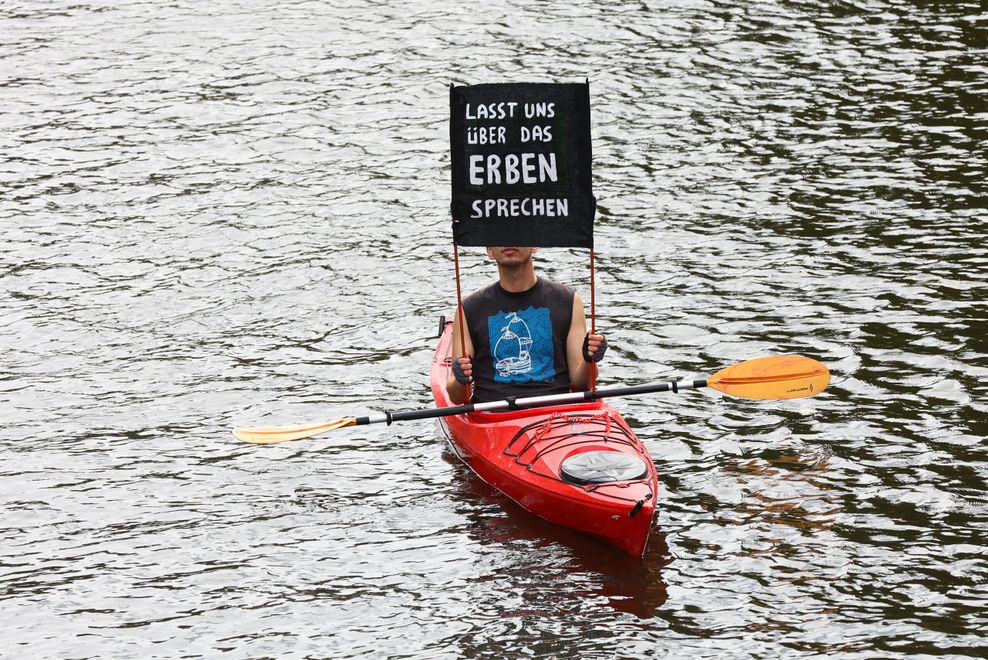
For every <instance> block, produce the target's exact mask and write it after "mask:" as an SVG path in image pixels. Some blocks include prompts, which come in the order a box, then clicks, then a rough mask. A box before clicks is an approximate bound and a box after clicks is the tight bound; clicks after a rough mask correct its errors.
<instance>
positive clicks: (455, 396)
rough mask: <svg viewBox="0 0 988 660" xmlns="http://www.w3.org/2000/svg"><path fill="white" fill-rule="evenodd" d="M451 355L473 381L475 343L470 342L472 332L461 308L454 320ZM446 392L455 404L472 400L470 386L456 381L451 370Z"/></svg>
mask: <svg viewBox="0 0 988 660" xmlns="http://www.w3.org/2000/svg"><path fill="white" fill-rule="evenodd" d="M461 316H462V318H463V323H462V326H463V330H464V333H463V335H462V337H463V340H462V341H461V340H460V336H461V334H460V326H461V323H460V317H461ZM463 349H466V351H465V352H466V355H464V350H463ZM451 355H452V357H453V359H454V360H458V361H459V364H460V367H461V369H462V370H463V373H464V375H466V376H467V377H468V378H470V381H471V382H472V381H473V378H472V376H473V363H472V362H471V360H470V357H469V356H471V355H473V342H472V341H470V331H469V330H467V328H466V315H464V314H463V309H462V308H460V311H459V313H458V314H457V316H455V317H454V318H453V346H452V349H451ZM446 392H447V394H449V398H450V400H451V401H452V402H453V403H457V404H459V403H466V402H467V400H468V399H469V398H470V385H466V384H464V383H461V382H460V381H458V380H457V379H456V376H455V375H454V374H453V370H452V369H451V370H450V372H449V377H447V378H446Z"/></svg>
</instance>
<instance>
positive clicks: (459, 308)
mask: <svg viewBox="0 0 988 660" xmlns="http://www.w3.org/2000/svg"><path fill="white" fill-rule="evenodd" d="M453 264H454V267H455V269H456V321H457V324H458V325H459V326H460V355H462V356H464V357H466V356H467V340H466V327H465V326H464V324H463V300H462V295H461V293H460V246H458V245H457V244H456V241H453ZM453 359H456V358H453ZM472 398H473V388H472V387H470V386H469V385H467V401H466V402H467V403H470V399H472Z"/></svg>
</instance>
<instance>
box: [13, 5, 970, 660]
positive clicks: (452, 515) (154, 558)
mask: <svg viewBox="0 0 988 660" xmlns="http://www.w3.org/2000/svg"><path fill="white" fill-rule="evenodd" d="M0 33H2V34H3V35H4V38H3V39H2V40H0V153H2V154H3V159H2V161H0V229H2V239H3V240H2V242H0V348H2V351H0V365H2V370H0V422H2V423H0V503H2V505H3V516H2V522H0V631H2V634H0V656H7V655H9V656H11V657H21V656H25V655H28V654H34V655H36V656H38V657H72V658H82V657H142V658H143V657H149V656H153V657H177V656H208V657H214V656H218V655H221V654H223V655H225V656H226V657H266V656H270V657H352V656H372V657H395V658H397V657H421V658H437V657H499V658H500V657H560V656H573V657H577V656H579V657H649V656H654V657H675V658H678V657H684V658H719V657H723V658H736V657H756V658H768V657H785V658H790V657H807V658H808V657H821V656H833V657H840V658H878V657H880V658H903V657H916V656H919V657H923V656H937V657H957V658H962V657H983V655H984V649H985V647H986V645H988V640H986V638H988V617H986V615H985V613H984V612H985V609H986V606H988V596H986V593H988V592H986V588H985V584H986V580H988V561H986V553H988V539H986V533H988V506H986V504H985V495H986V480H988V466H986V461H985V436H986V432H988V405H986V403H985V401H986V396H985V391H986V388H985V386H984V382H985V379H986V377H988V346H986V340H985V335H986V330H988V308H986V305H985V302H984V300H985V293H986V288H988V257H986V253H985V249H984V247H983V244H984V238H983V237H984V235H985V233H986V230H988V209H986V203H985V199H986V190H985V188H986V186H985V181H986V178H988V152H986V150H985V144H986V140H988V128H986V126H988V124H986V119H988V114H986V112H985V109H984V99H985V98H986V97H988V77H986V73H988V64H986V63H988V36H986V35H988V9H986V8H985V6H984V3H981V2H973V1H968V2H963V1H961V2H951V3H936V2H933V3H927V2H923V3H920V2H905V1H902V0H873V1H860V2H779V1H776V2H767V1H766V2H750V3H725V2H703V1H700V2H687V1H685V0H670V1H667V2H654V3H625V4H621V3H590V4H579V3H577V4H573V3H557V2H546V3H524V2H493V3H484V4H482V5H477V4H475V3H471V4H466V3H454V2H449V3H444V4H430V3H424V2H422V3H419V2H408V3H401V4H394V5H388V4H386V3H376V2H347V3H323V2H288V3H282V4H276V5H271V4H262V3H256V2H252V1H246V2H240V3H233V2H216V3H205V4H204V3H194V2H171V3H151V2H144V3H136V2H122V3H111V4H104V3H75V4H68V3H51V2H24V1H22V0H14V2H7V3H4V4H2V5H0ZM584 77H588V78H589V79H590V83H591V100H592V105H593V139H594V172H595V181H594V186H595V192H596V195H597V197H598V198H599V203H600V208H599V214H598V219H597V225H596V242H597V272H598V277H597V307H598V309H597V311H598V326H599V327H601V328H602V329H603V330H604V331H605V332H606V333H607V335H608V337H609V341H610V343H611V346H612V350H611V351H609V353H608V359H607V361H606V363H605V365H604V366H605V370H604V373H603V380H604V382H606V383H608V384H619V383H622V384H623V383H627V384H632V383H642V382H652V381H657V380H668V379H669V378H671V377H676V376H682V377H702V376H704V375H709V374H710V373H713V372H714V371H716V370H718V369H719V368H721V367H722V366H726V365H728V364H731V363H734V362H738V361H740V360H744V359H748V358H753V357H757V356H760V355H766V354H781V353H801V354H805V355H809V356H812V357H815V358H817V359H819V360H822V361H823V362H825V363H826V364H827V365H828V366H829V367H830V369H831V371H832V374H833V382H832V385H831V387H830V389H829V390H828V391H827V392H826V393H824V394H822V395H820V396H818V397H815V398H812V399H804V400H799V401H790V402H756V401H745V400H739V399H728V398H725V397H723V396H721V395H719V394H716V393H712V392H705V391H704V392H690V393H684V394H681V395H678V396H672V395H655V396H652V397H642V398H638V399H625V400H621V401H619V402H618V403H617V406H618V407H619V408H620V410H621V411H622V412H623V413H624V414H625V416H626V417H627V418H628V420H629V421H630V422H631V423H632V424H633V425H634V426H635V428H636V430H637V432H638V433H639V435H640V436H641V437H642V439H643V440H644V441H645V442H646V444H647V445H648V447H649V449H650V451H651V452H652V454H653V456H654V458H655V462H656V466H657V467H658V469H659V471H660V474H661V477H660V481H661V484H660V485H661V493H660V502H659V511H660V513H659V515H658V516H657V518H656V521H655V529H654V531H653V534H652V542H651V544H650V546H649V549H648V551H647V553H646V556H645V559H644V560H643V561H642V562H638V561H637V560H631V559H628V558H624V557H622V556H620V555H618V554H616V553H614V552H612V551H610V550H608V549H607V548H604V547H602V546H600V545H598V544H596V543H595V542H592V541H589V540H587V539H583V538H581V537H579V536H577V535H574V534H571V533H569V532H566V531H563V530H558V529H553V528H549V527H548V526H546V525H545V524H544V523H541V522H540V521H538V520H537V519H533V518H531V517H529V516H528V515H527V514H525V513H524V512H522V511H520V510H518V509H517V508H516V507H515V506H514V505H513V504H511V503H510V502H507V501H505V500H504V499H503V498H501V497H500V496H498V495H497V494H496V493H494V492H492V491H491V490H490V489H489V488H488V487H487V486H486V485H484V484H483V483H482V482H479V481H478V480H477V479H476V478H475V477H472V476H471V474H470V473H469V472H468V471H467V470H466V469H465V468H463V467H462V466H461V465H459V464H458V463H457V462H456V461H455V459H453V458H452V457H451V455H450V454H449V452H448V450H446V448H445V447H444V445H443V443H442V441H441V439H440V438H439V436H438V435H437V433H436V431H435V429H434V428H433V427H432V426H431V425H428V424H426V423H411V424H405V425H395V426H391V427H366V428H361V429H347V430H341V431H334V432H333V433H332V434H329V435H326V436H324V437H322V438H318V439H313V440H307V441H301V442H298V443H289V444H286V445H278V446H272V447H255V446H247V445H243V444H239V443H237V442H236V441H235V440H233V439H232V438H231V437H230V436H229V429H230V428H231V427H232V426H235V425H241V424H253V423H259V422H271V423H279V422H291V421H296V420H309V419H311V420H318V419H330V418H333V417H336V416H340V415H349V414H366V413H367V412H370V411H380V410H384V409H407V408H417V407H423V406H427V405H429V404H430V402H431V401H430V396H429V392H428V369H429V366H430V360H431V354H432V348H433V341H434V340H433V335H434V332H435V327H436V318H437V317H438V315H439V314H441V313H447V312H448V311H449V310H450V309H451V308H452V306H453V300H454V298H455V286H454V281H453V265H452V249H451V236H450V231H449V223H448V218H447V217H446V210H447V209H448V205H449V189H448V186H449V171H448V155H447V153H448V151H447V150H448V142H447V140H448V131H447V124H446V122H447V120H448V115H447V112H448V110H447V105H446V104H447V102H448V91H447V87H448V85H449V83H450V82H454V83H461V84H465V83H476V82H492V81H501V80H504V81H522V80H550V79H551V80H559V81H579V80H583V79H584ZM540 254H541V255H542V258H541V261H540V263H539V268H540V271H541V272H542V273H544V274H547V275H549V276H551V277H553V278H556V279H559V280H562V281H567V282H570V283H573V284H575V285H576V286H577V287H578V288H579V289H580V290H581V292H582V293H583V296H584V298H588V297H589V296H588V295H587V294H588V289H589V285H588V273H587V255H586V253H585V252H580V251H577V250H572V251H570V250H544V251H542V252H541V253H540ZM461 257H462V262H463V263H462V270H463V280H464V287H465V288H467V289H472V288H475V287H479V286H481V285H482V284H485V283H486V282H487V281H489V279H490V278H491V277H493V272H494V271H493V269H492V267H491V266H490V264H489V263H487V262H485V260H484V259H483V256H482V254H481V253H480V251H478V250H472V251H471V250H465V251H464V254H462V255H461Z"/></svg>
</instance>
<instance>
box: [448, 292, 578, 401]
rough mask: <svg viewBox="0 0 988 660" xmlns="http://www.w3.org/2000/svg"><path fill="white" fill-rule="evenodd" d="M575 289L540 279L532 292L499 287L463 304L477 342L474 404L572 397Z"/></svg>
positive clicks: (469, 327) (473, 295) (471, 297)
mask: <svg viewBox="0 0 988 660" xmlns="http://www.w3.org/2000/svg"><path fill="white" fill-rule="evenodd" d="M573 295H574V292H573V289H571V288H569V287H567V286H563V285H562V284H556V283H555V282H552V281H550V280H547V279H545V278H544V277H540V278H539V279H538V280H537V281H536V282H535V286H533V287H532V288H531V289H528V290H527V291H521V292H519V293H512V292H510V291H505V290H504V289H502V288H501V285H500V283H498V282H495V283H494V284H492V285H490V286H488V287H486V288H484V289H481V290H480V291H477V292H476V293H474V294H472V295H470V296H467V297H466V298H464V299H463V309H464V312H465V316H466V320H467V325H468V329H469V331H470V338H471V340H472V341H473V349H474V351H475V353H476V354H475V355H474V356H473V377H474V392H473V401H475V402H477V403H480V402H484V401H500V400H501V399H505V398H507V397H519V398H521V397H525V396H542V395H545V394H561V393H563V392H569V389H570V380H569V367H568V366H567V360H566V337H567V335H568V334H569V329H570V325H571V323H572V321H573Z"/></svg>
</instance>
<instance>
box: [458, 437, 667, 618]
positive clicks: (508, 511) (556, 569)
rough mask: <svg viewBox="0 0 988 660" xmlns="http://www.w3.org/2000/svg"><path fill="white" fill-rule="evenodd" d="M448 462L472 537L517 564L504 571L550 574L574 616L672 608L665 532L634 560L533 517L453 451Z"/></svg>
mask: <svg viewBox="0 0 988 660" xmlns="http://www.w3.org/2000/svg"><path fill="white" fill-rule="evenodd" d="M445 456H446V459H447V461H449V462H451V463H455V468H456V476H457V479H458V480H459V483H458V485H457V487H456V488H455V490H454V495H453V496H454V498H455V499H456V500H458V501H460V502H461V503H462V505H463V506H462V508H460V511H462V512H463V513H465V515H466V516H467V518H468V519H469V520H470V521H471V524H470V526H469V527H468V528H467V533H468V534H469V535H470V537H471V538H472V539H474V540H475V541H476V542H477V543H478V544H479V545H480V546H482V547H488V546H490V545H495V546H499V547H501V548H503V549H505V550H508V551H509V552H508V553H507V554H508V555H509V556H511V557H513V558H514V559H515V560H516V562H517V563H516V564H515V565H514V566H511V567H510V568H507V567H504V566H502V567H501V570H506V572H507V574H509V575H513V574H526V575H533V574H534V575H538V574H544V575H545V576H546V578H547V579H548V580H551V581H553V582H556V583H557V584H555V586H553V587H550V588H551V590H552V591H553V592H557V593H565V594H567V598H571V599H572V602H571V603H570V604H569V606H568V607H569V608H572V609H573V610H574V611H580V610H582V609H583V608H585V607H593V606H594V605H592V604H593V603H596V602H600V599H603V602H606V603H607V605H608V606H609V607H611V608H612V609H614V610H615V611H619V612H626V613H628V614H633V615H635V616H637V617H642V618H648V617H651V616H653V614H654V613H655V611H656V610H657V609H659V608H660V607H661V606H662V605H663V604H664V603H665V602H666V599H667V598H668V593H667V590H666V587H667V585H666V584H665V582H663V580H662V568H663V567H664V566H667V565H668V564H670V563H671V562H672V561H673V557H672V555H671V554H670V553H669V547H668V546H667V545H666V542H665V535H664V534H663V533H662V532H661V530H660V529H657V528H656V529H653V531H652V535H651V537H650V538H649V543H648V547H647V548H646V550H645V556H644V558H642V559H639V558H637V557H632V556H631V555H628V554H627V553H624V552H621V551H619V550H617V549H616V548H614V547H612V546H610V545H609V544H607V543H604V542H602V541H598V540H596V539H593V538H591V537H588V536H587V535H585V534H579V533H577V532H574V531H572V530H569V529H566V528H564V527H560V526H558V525H553V524H551V523H548V522H546V521H544V520H542V519H541V518H539V517H538V516H534V515H532V514H531V513H529V512H527V511H525V510H524V509H523V508H521V507H520V506H519V505H517V504H516V503H515V502H513V501H512V500H510V499H509V498H507V497H505V496H504V495H502V494H501V493H499V492H498V491H497V490H495V489H494V488H492V487H491V486H489V485H488V484H486V483H485V482H484V481H483V480H482V479H480V477H478V476H477V475H475V474H474V473H473V472H472V471H471V470H470V469H469V468H467V467H466V466H464V465H462V464H461V463H460V462H459V459H457V458H456V457H455V456H454V455H453V453H452V449H448V448H447V451H446V453H445ZM557 605H558V604H557ZM563 607H564V608H567V606H566V605H563ZM506 614H510V613H506Z"/></svg>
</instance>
